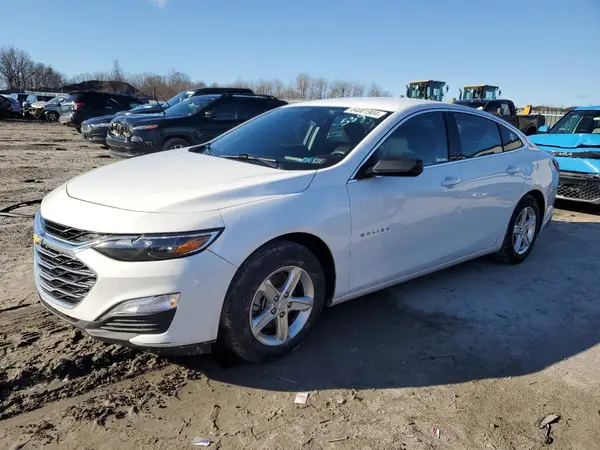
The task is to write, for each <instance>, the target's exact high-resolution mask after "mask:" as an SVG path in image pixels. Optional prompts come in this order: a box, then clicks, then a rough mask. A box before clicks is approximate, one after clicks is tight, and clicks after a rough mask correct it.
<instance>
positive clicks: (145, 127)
mask: <svg viewBox="0 0 600 450" xmlns="http://www.w3.org/2000/svg"><path fill="white" fill-rule="evenodd" d="M155 128H158V125H140V126H139V127H133V128H132V130H133V131H142V130H154V129H155Z"/></svg>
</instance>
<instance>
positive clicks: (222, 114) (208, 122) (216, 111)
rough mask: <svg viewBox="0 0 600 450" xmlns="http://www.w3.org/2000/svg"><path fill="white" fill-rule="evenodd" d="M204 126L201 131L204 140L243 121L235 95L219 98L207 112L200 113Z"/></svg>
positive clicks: (212, 137)
mask: <svg viewBox="0 0 600 450" xmlns="http://www.w3.org/2000/svg"><path fill="white" fill-rule="evenodd" d="M199 117H200V120H202V128H201V129H200V130H198V131H199V133H201V135H202V139H201V140H202V141H203V142H206V141H210V140H211V139H214V138H215V137H217V136H219V135H220V134H222V133H224V132H225V131H227V130H230V129H231V128H233V127H235V126H237V125H238V124H240V123H241V121H240V120H239V118H238V102H237V99H236V98H234V97H227V98H222V99H220V100H217V101H216V102H215V103H214V105H212V104H211V105H209V106H208V107H207V108H206V110H205V114H204V115H202V114H200V115H199Z"/></svg>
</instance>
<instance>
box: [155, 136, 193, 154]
mask: <svg viewBox="0 0 600 450" xmlns="http://www.w3.org/2000/svg"><path fill="white" fill-rule="evenodd" d="M189 146H190V143H189V142H188V141H186V140H185V139H182V138H173V139H167V140H166V141H165V143H164V144H163V146H162V150H163V151H165V150H174V149H176V148H183V147H189Z"/></svg>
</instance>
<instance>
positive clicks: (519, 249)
mask: <svg viewBox="0 0 600 450" xmlns="http://www.w3.org/2000/svg"><path fill="white" fill-rule="evenodd" d="M542 220H543V219H542V217H541V215H540V208H539V206H538V204H537V202H536V201H535V199H534V198H533V197H532V196H531V195H526V196H525V197H523V198H522V199H521V201H520V202H519V204H518V205H517V207H516V208H515V210H514V212H513V214H512V217H511V218H510V222H509V223H508V229H507V230H506V234H505V236H504V242H503V243H502V247H501V248H500V250H499V251H498V253H496V255H495V256H496V258H497V259H499V260H500V261H502V262H505V263H507V264H519V263H521V262H523V261H525V259H527V257H528V256H529V254H530V253H531V251H532V250H533V245H534V244H535V240H536V239H537V235H538V233H539V231H540V228H541V226H542Z"/></svg>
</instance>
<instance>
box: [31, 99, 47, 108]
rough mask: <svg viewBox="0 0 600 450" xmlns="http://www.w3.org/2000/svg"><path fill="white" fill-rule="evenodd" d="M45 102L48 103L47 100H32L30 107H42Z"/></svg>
mask: <svg viewBox="0 0 600 450" xmlns="http://www.w3.org/2000/svg"><path fill="white" fill-rule="evenodd" d="M47 104H48V102H42V101H39V102H33V103H32V104H31V107H32V108H43V107H44V106H46V105H47Z"/></svg>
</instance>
